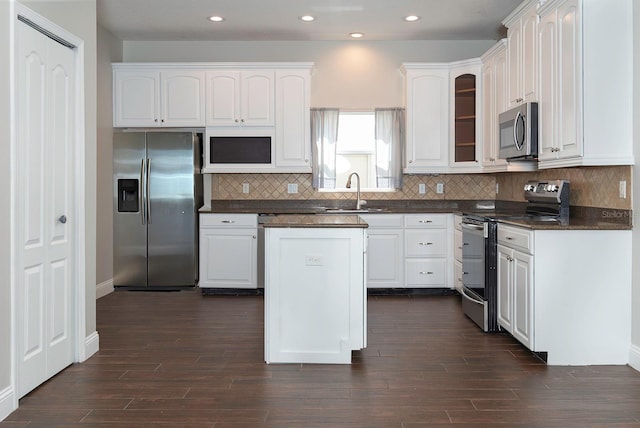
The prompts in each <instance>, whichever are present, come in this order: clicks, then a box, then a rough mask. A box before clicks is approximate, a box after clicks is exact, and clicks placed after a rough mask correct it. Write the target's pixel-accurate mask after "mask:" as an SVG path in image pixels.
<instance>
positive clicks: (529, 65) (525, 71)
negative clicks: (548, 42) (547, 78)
mask: <svg viewBox="0 0 640 428" xmlns="http://www.w3.org/2000/svg"><path fill="white" fill-rule="evenodd" d="M536 3H537V2H534V1H529V2H527V1H525V2H523V3H522V4H521V5H520V6H519V7H518V8H517V9H516V10H514V11H513V12H512V13H511V14H510V15H509V16H508V17H507V18H506V19H505V20H504V21H503V24H504V25H505V26H506V27H507V29H508V30H507V70H508V79H507V80H508V85H507V100H508V102H509V107H515V106H516V105H518V104H521V103H525V102H531V101H536V100H537V66H538V61H537V55H538V51H537V46H536V40H537V35H538V31H537V28H538V14H537V9H536V7H537V4H536Z"/></svg>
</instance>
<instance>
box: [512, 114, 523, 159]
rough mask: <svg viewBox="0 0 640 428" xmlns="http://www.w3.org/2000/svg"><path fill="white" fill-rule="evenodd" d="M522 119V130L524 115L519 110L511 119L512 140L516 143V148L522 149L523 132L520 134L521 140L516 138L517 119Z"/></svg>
mask: <svg viewBox="0 0 640 428" xmlns="http://www.w3.org/2000/svg"><path fill="white" fill-rule="evenodd" d="M521 119H522V129H523V130H524V126H525V123H524V115H523V114H522V112H521V111H518V113H517V114H516V118H515V119H514V120H513V141H514V143H515V145H516V150H518V151H520V150H522V146H523V145H524V132H523V136H522V141H519V140H518V121H519V120H521Z"/></svg>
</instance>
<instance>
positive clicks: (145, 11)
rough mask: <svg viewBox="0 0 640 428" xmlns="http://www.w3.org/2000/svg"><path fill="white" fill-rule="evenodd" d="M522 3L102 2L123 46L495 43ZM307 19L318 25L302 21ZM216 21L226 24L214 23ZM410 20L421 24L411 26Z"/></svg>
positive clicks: (101, 16) (102, 12) (106, 22)
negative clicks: (358, 35)
mask: <svg viewBox="0 0 640 428" xmlns="http://www.w3.org/2000/svg"><path fill="white" fill-rule="evenodd" d="M521 2H522V0H97V10H98V23H99V24H100V25H102V26H103V27H105V28H106V29H108V30H109V31H110V32H112V33H113V34H114V35H115V36H116V37H118V38H120V39H122V40H131V41H143V40H144V41H163V40H212V41H256V40H268V41H296V40H297V41H305V40H306V41H308V40H349V39H350V37H349V33H352V32H362V33H364V39H363V40H495V39H498V38H499V37H500V36H501V35H503V33H502V28H501V24H500V22H501V21H502V19H504V18H505V17H506V16H507V15H508V14H509V13H510V12H511V11H512V10H514V9H515V8H516V7H517V6H518V5H519V4H520V3H521ZM305 14H311V15H314V16H315V17H316V20H315V21H314V22H303V21H301V20H300V19H298V18H299V17H300V16H302V15H305ZM211 15H219V16H222V17H224V19H225V20H224V21H223V22H220V23H212V22H211V21H209V20H208V19H207V18H208V17H209V16H211ZM407 15H418V16H420V17H421V19H419V20H418V21H415V22H405V21H404V20H403V18H404V17H405V16H407Z"/></svg>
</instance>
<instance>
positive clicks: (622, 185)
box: [618, 180, 627, 199]
mask: <svg viewBox="0 0 640 428" xmlns="http://www.w3.org/2000/svg"><path fill="white" fill-rule="evenodd" d="M618 193H619V194H620V199H627V180H620V188H619V190H618Z"/></svg>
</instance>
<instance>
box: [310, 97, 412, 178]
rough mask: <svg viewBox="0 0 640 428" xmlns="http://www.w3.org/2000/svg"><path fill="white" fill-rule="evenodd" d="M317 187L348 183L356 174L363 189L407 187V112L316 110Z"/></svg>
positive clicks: (313, 112) (313, 116) (313, 119)
mask: <svg viewBox="0 0 640 428" xmlns="http://www.w3.org/2000/svg"><path fill="white" fill-rule="evenodd" d="M311 136H312V149H313V187H314V188H315V189H339V190H344V189H345V187H346V183H347V179H348V176H349V174H351V173H352V172H357V173H358V175H359V176H360V187H361V188H362V189H367V190H374V189H399V188H402V150H403V147H404V110H403V109H398V108H389V109H376V110H375V112H371V111H361V112H340V111H339V110H338V109H329V108H314V109H311Z"/></svg>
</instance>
